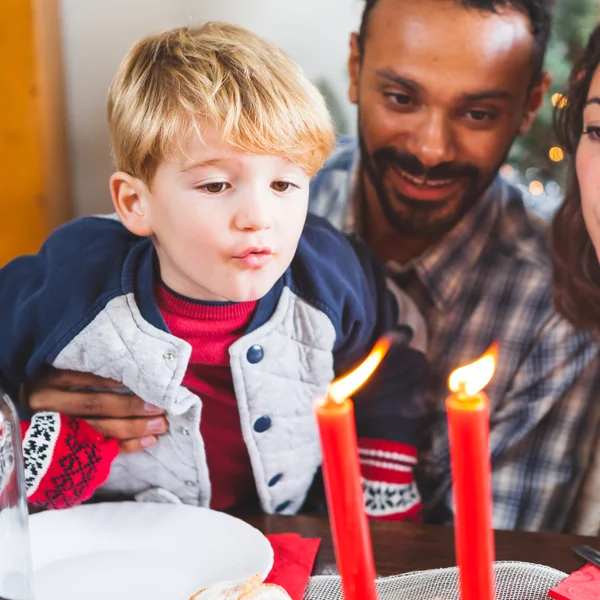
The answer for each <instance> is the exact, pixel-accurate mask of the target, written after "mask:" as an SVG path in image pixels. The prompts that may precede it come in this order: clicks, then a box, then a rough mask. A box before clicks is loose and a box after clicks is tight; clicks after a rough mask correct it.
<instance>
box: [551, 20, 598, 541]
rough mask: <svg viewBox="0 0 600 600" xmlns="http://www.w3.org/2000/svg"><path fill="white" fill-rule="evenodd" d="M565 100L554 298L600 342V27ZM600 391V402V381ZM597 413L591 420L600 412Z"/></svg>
mask: <svg viewBox="0 0 600 600" xmlns="http://www.w3.org/2000/svg"><path fill="white" fill-rule="evenodd" d="M565 100H566V103H565V102H560V103H559V104H558V107H557V109H556V112H555V125H556V130H557V133H558V136H559V140H560V143H561V145H562V147H563V148H564V149H565V151H566V152H567V155H568V157H569V179H568V183H567V190H566V195H565V201H564V203H563V205H562V206H561V208H560V210H559V211H558V213H557V215H556V217H555V219H554V222H553V224H552V250H553V261H554V297H555V303H556V307H557V309H558V311H559V312H560V313H562V314H563V315H564V316H565V317H566V318H567V319H569V320H570V321H571V322H572V323H573V324H574V325H576V326H577V327H579V328H581V329H583V330H586V331H588V332H590V333H591V334H592V335H593V336H594V337H595V338H597V339H598V341H599V342H600V26H598V27H597V28H596V29H595V31H594V32H593V33H592V36H591V38H590V41H589V43H588V46H587V48H586V51H585V53H584V56H583V58H582V59H581V60H580V61H579V62H578V63H577V64H576V65H575V67H574V69H573V72H572V74H571V78H570V80H569V87H568V91H567V93H566V96H565ZM596 376H600V374H596ZM599 381H600V379H599ZM598 396H599V397H598V401H599V402H600V386H599V390H598ZM593 412H594V414H590V418H591V419H593V418H597V417H598V412H600V411H593ZM596 431H599V429H598V427H596ZM594 444H595V448H594V450H593V452H592V453H591V455H590V456H589V461H590V462H589V466H588V469H587V472H586V476H585V478H584V480H583V482H582V485H581V487H580V489H579V490H578V495H577V503H576V507H575V512H574V514H573V519H572V522H571V524H570V529H572V530H573V531H574V532H576V533H581V534H588V535H597V534H598V533H599V532H600V436H598V435H597V437H596V440H595V443H594ZM582 458H583V457H582Z"/></svg>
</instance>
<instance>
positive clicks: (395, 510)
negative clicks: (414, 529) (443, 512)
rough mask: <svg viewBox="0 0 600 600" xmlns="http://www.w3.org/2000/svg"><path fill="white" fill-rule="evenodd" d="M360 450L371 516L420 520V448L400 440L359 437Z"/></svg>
mask: <svg viewBox="0 0 600 600" xmlns="http://www.w3.org/2000/svg"><path fill="white" fill-rule="evenodd" d="M358 453H359V457H360V468H361V473H362V477H363V487H364V494H365V511H366V513H367V516H368V517H369V518H370V519H380V520H387V521H411V522H420V521H421V520H422V517H421V510H422V506H421V496H420V494H419V490H418V489H417V485H416V483H415V479H414V474H413V468H414V466H415V465H416V464H417V450H416V448H415V447H414V446H410V445H408V444H401V443H398V442H390V441H386V440H374V439H369V438H359V440H358Z"/></svg>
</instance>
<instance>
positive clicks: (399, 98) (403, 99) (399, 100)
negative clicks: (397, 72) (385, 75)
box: [385, 92, 412, 106]
mask: <svg viewBox="0 0 600 600" xmlns="http://www.w3.org/2000/svg"><path fill="white" fill-rule="evenodd" d="M385 97H386V98H389V99H390V100H391V101H392V102H393V103H394V104H399V105H400V106H406V105H408V104H411V103H412V99H411V97H410V96H407V95H406V94H394V93H390V92H387V93H386V94H385Z"/></svg>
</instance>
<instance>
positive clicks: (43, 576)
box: [30, 502, 273, 600]
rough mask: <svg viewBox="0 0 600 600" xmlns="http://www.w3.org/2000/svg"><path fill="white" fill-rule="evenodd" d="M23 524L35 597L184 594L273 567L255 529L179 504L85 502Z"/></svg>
mask: <svg viewBox="0 0 600 600" xmlns="http://www.w3.org/2000/svg"><path fill="white" fill-rule="evenodd" d="M30 528H31V546H32V554H33V569H34V574H35V590H36V596H35V597H36V600H109V599H110V600H187V599H188V598H189V597H190V596H191V595H192V594H193V593H194V592H196V591H197V590H198V589H200V588H202V587H205V586H207V585H211V584H212V583H215V582H217V581H224V580H231V579H240V578H245V577H248V576H250V575H252V574H253V573H259V574H260V575H261V576H262V577H263V578H264V577H266V576H267V574H268V572H269V571H270V570H271V567H272V566H273V549H272V548H271V544H269V541H268V540H267V539H266V538H265V537H264V536H263V534H262V533H261V532H260V531H258V530H257V529H254V528H253V527H251V526H250V525H248V524H247V523H244V522H243V521H240V520H239V519H235V518H234V517H230V516H229V515H226V514H224V513H219V512H216V511H212V510H209V509H207V508H197V507H194V506H186V505H184V504H151V503H145V502H140V503H136V502H118V503H117V502H115V503H103V504H91V505H87V506H79V507H77V508H72V509H67V510H59V511H48V512H43V513H39V514H36V515H33V516H32V517H31V519H30Z"/></svg>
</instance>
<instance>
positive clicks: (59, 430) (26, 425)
mask: <svg viewBox="0 0 600 600" xmlns="http://www.w3.org/2000/svg"><path fill="white" fill-rule="evenodd" d="M21 435H22V438H23V458H24V464H25V488H26V492H27V500H28V501H29V502H30V503H31V504H33V505H35V506H40V507H43V508H47V509H59V508H68V507H70V506H75V505H77V504H81V503H82V502H84V501H86V500H89V499H90V498H91V496H92V494H93V493H94V492H95V491H96V489H97V488H98V487H100V486H101V485H102V484H103V483H104V482H105V481H106V479H107V478H108V475H109V472H110V467H111V464H112V462H113V460H114V459H115V458H116V456H117V454H118V452H119V448H118V442H117V441H116V440H112V439H111V440H107V439H105V438H104V437H103V436H102V434H100V433H98V432H97V431H96V430H95V429H93V428H92V427H91V426H90V425H89V424H88V423H86V422H85V421H83V420H82V419H74V418H70V417H67V416H65V415H61V414H59V413H52V412H42V413H36V414H35V415H33V417H32V419H31V421H22V422H21Z"/></svg>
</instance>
